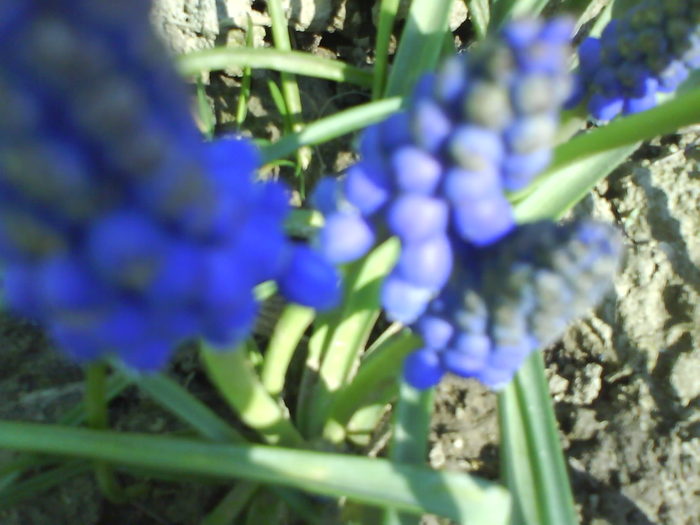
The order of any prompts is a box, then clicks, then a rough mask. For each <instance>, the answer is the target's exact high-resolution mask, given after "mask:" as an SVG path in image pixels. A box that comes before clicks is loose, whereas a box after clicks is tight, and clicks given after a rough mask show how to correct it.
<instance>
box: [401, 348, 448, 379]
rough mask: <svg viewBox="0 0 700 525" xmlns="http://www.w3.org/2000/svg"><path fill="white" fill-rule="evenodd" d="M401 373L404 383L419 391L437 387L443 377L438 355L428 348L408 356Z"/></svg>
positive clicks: (443, 373) (443, 372)
mask: <svg viewBox="0 0 700 525" xmlns="http://www.w3.org/2000/svg"><path fill="white" fill-rule="evenodd" d="M403 373H404V378H405V379H406V382H407V383H408V384H409V385H411V386H412V387H414V388H419V389H425V388H430V387H432V386H435V385H437V384H438V383H439V382H440V379H442V376H443V375H445V371H444V369H443V366H442V365H441V363H440V357H439V355H438V353H437V352H436V351H435V350H432V349H430V348H423V349H421V350H418V351H416V352H413V353H412V354H411V355H409V356H408V357H407V358H406V361H405V362H404V369H403Z"/></svg>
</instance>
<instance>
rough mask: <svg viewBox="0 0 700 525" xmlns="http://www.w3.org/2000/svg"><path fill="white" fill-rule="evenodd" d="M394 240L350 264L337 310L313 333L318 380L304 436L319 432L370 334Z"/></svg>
mask: <svg viewBox="0 0 700 525" xmlns="http://www.w3.org/2000/svg"><path fill="white" fill-rule="evenodd" d="M398 252H399V241H398V239H395V238H392V239H389V240H388V241H386V242H384V243H383V244H381V245H379V246H378V247H377V248H375V249H374V250H373V251H372V252H371V253H370V254H369V255H367V256H366V257H365V258H363V259H362V260H360V261H358V262H356V263H353V265H352V266H353V267H354V270H355V271H354V272H353V276H352V277H351V278H350V279H348V280H346V284H347V286H348V288H349V289H348V291H347V292H346V298H345V301H344V302H343V305H342V307H341V308H339V309H338V310H336V311H335V312H334V314H333V316H332V318H330V319H328V321H327V322H328V325H329V327H328V329H327V330H324V331H323V333H322V334H318V335H317V334H314V335H313V336H312V338H311V341H310V343H309V346H310V347H312V346H314V345H319V346H320V347H321V348H322V350H321V352H320V355H321V365H320V368H319V370H318V381H317V382H316V384H315V387H314V389H313V393H312V394H311V397H310V409H309V410H308V411H307V417H308V420H307V422H308V424H307V425H306V426H305V429H306V430H307V433H308V435H310V436H316V435H319V434H321V433H322V431H323V426H324V425H325V423H326V421H327V420H328V414H329V411H330V409H331V406H332V404H333V399H334V397H335V395H336V394H337V392H338V391H339V390H340V389H341V388H342V387H343V386H344V385H345V384H347V382H348V380H349V379H350V376H351V373H352V372H353V371H354V369H355V368H356V366H357V364H358V361H359V358H360V355H361V353H362V351H363V350H364V348H365V344H366V343H367V340H368V339H369V335H370V332H371V330H372V327H373V326H374V323H375V321H376V320H377V317H378V316H379V310H380V306H379V292H380V289H381V285H382V281H383V279H384V277H385V276H386V275H387V274H388V273H389V271H390V270H391V268H393V266H394V264H395V263H396V257H397V256H398Z"/></svg>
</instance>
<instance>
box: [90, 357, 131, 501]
mask: <svg viewBox="0 0 700 525" xmlns="http://www.w3.org/2000/svg"><path fill="white" fill-rule="evenodd" d="M106 379H107V365H106V364H105V363H104V362H98V363H94V364H91V365H89V366H88V368H87V370H86V376H85V412H86V420H87V424H88V426H89V427H90V428H94V429H98V430H104V429H107V428H108V426H109V421H108V419H109V417H108V414H107V395H106V394H107V386H106ZM94 470H95V477H96V478H97V485H98V486H99V487H100V491H101V492H102V494H103V495H104V496H105V497H106V498H107V499H108V500H109V501H111V502H112V503H123V502H125V501H126V499H127V498H126V495H125V493H124V491H123V490H122V488H121V487H120V486H119V482H118V481H117V478H116V477H115V475H114V472H113V470H112V467H111V466H110V465H109V463H106V462H104V461H95V463H94Z"/></svg>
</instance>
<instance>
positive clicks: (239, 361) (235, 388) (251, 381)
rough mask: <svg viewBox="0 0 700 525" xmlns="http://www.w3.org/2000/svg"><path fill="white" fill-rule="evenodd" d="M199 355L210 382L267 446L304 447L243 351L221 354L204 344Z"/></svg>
mask: <svg viewBox="0 0 700 525" xmlns="http://www.w3.org/2000/svg"><path fill="white" fill-rule="evenodd" d="M200 355H201V357H202V360H203V362H204V366H205V369H206V371H207V376H208V377H209V380H210V381H211V382H212V383H213V384H214V386H215V387H216V389H217V390H218V391H219V393H220V394H221V396H222V397H223V399H224V400H225V401H226V402H227V403H228V405H229V406H230V407H231V408H232V409H233V410H234V411H235V413H236V414H237V415H238V416H239V417H240V418H241V420H242V421H243V422H244V423H245V424H246V425H248V426H249V427H251V428H253V429H255V430H256V431H257V432H258V434H260V435H261V436H262V437H263V439H264V440H265V441H266V442H267V443H270V444H278V443H283V444H286V445H288V446H301V445H302V443H303V440H302V438H301V436H300V435H299V433H298V432H297V430H296V429H295V428H294V426H293V425H292V423H291V421H290V420H289V415H288V413H287V412H286V411H285V410H283V408H282V406H281V405H280V404H279V403H278V402H277V401H276V400H274V399H273V398H272V397H271V396H270V394H268V392H267V390H265V388H264V387H263V385H262V383H260V379H259V378H258V376H257V374H256V373H255V371H254V370H253V367H252V366H251V364H250V362H249V361H248V359H247V356H246V352H245V349H244V348H236V349H230V350H229V351H227V352H222V351H216V350H213V349H212V348H210V347H208V346H207V345H206V344H205V343H202V351H201V352H200Z"/></svg>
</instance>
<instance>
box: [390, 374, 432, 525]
mask: <svg viewBox="0 0 700 525" xmlns="http://www.w3.org/2000/svg"><path fill="white" fill-rule="evenodd" d="M434 397H435V389H433V388H430V389H426V390H417V389H415V388H413V387H412V386H411V385H409V384H407V383H406V382H405V381H401V385H400V387H399V399H398V401H397V403H396V406H395V408H394V426H393V434H392V438H391V445H390V448H389V459H391V460H392V461H397V462H400V463H413V464H416V465H422V464H423V463H425V459H426V455H427V450H428V434H429V433H430V416H431V414H432V412H433V399H434ZM419 523H420V519H419V518H418V517H417V516H413V515H408V514H404V513H400V512H397V511H396V509H394V508H391V507H389V508H387V509H386V511H385V514H384V524H383V525H418V524H419Z"/></svg>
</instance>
